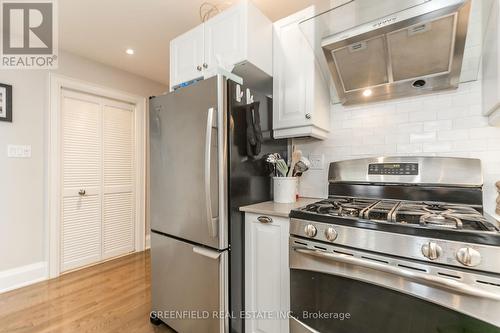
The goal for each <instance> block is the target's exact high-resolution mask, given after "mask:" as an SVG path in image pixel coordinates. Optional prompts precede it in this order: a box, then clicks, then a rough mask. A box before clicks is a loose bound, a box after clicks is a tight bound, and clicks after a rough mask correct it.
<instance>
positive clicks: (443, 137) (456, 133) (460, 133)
mask: <svg viewBox="0 0 500 333" xmlns="http://www.w3.org/2000/svg"><path fill="white" fill-rule="evenodd" d="M467 138H469V130H466V129H461V130H451V131H440V132H438V140H440V141H455V140H466V139H467Z"/></svg>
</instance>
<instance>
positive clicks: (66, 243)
mask: <svg viewBox="0 0 500 333" xmlns="http://www.w3.org/2000/svg"><path fill="white" fill-rule="evenodd" d="M61 99H62V100H61V107H62V112H61V116H62V119H61V130H62V133H61V135H62V144H61V153H62V187H63V188H62V198H61V201H62V202H61V204H62V211H61V271H62V272H64V271H67V270H71V269H74V268H77V267H81V266H85V265H88V264H91V263H94V262H97V261H100V260H101V238H102V237H101V229H102V227H101V226H102V222H101V220H102V218H101V215H102V211H101V206H102V203H101V201H102V190H101V188H102V175H101V170H102V160H101V142H102V139H101V137H102V135H101V106H100V100H99V99H98V98H94V97H92V96H89V95H85V94H79V93H75V92H71V91H66V90H63V91H62V97H61Z"/></svg>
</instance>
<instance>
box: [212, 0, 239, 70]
mask: <svg viewBox="0 0 500 333" xmlns="http://www.w3.org/2000/svg"><path fill="white" fill-rule="evenodd" d="M243 14H244V13H243V11H242V10H241V9H240V8H239V7H237V6H236V7H232V8H229V9H228V10H227V11H225V12H223V13H222V14H221V15H217V16H215V17H214V18H213V19H211V20H209V21H207V22H206V23H205V46H206V47H205V67H206V68H207V69H212V68H214V67H216V66H217V64H222V65H226V64H227V65H234V64H237V63H238V62H241V61H243V60H244V57H245V52H244V51H245V50H244V47H245V45H244V43H243V42H244V39H243V38H242V36H243V28H244V27H243V25H242V24H241V23H242V21H243Z"/></svg>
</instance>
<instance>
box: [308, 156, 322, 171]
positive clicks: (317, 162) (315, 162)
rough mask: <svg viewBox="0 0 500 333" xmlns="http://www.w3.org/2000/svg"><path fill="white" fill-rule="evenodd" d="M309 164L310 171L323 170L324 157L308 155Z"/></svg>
mask: <svg viewBox="0 0 500 333" xmlns="http://www.w3.org/2000/svg"><path fill="white" fill-rule="evenodd" d="M309 162H311V168H310V169H311V170H323V169H324V168H325V155H323V154H321V155H316V154H310V155H309Z"/></svg>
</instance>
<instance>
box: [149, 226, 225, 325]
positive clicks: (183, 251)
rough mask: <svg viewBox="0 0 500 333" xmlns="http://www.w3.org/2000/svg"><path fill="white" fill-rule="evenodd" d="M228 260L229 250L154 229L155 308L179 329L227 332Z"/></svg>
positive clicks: (152, 239) (153, 276)
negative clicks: (177, 238) (174, 236)
mask: <svg viewBox="0 0 500 333" xmlns="http://www.w3.org/2000/svg"><path fill="white" fill-rule="evenodd" d="M227 262H228V253H227V251H220V252H219V251H215V250H211V249H207V248H206V247H199V246H195V245H192V244H190V243H186V242H182V241H179V240H176V239H174V238H170V237H167V236H163V235H159V234H157V233H152V234H151V272H152V279H151V282H152V305H153V309H152V310H153V311H154V312H155V313H156V314H157V316H158V317H159V318H160V319H162V320H163V321H164V322H165V323H166V324H167V325H169V326H170V327H172V328H173V329H175V330H176V331H177V332H179V333H190V332H204V333H224V332H228V330H227V327H228V322H229V321H228V319H227V318H226V317H227V316H225V314H227V311H228V310H227V303H228V298H227V297H228V296H227V291H228V286H227V281H228V278H227Z"/></svg>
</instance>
